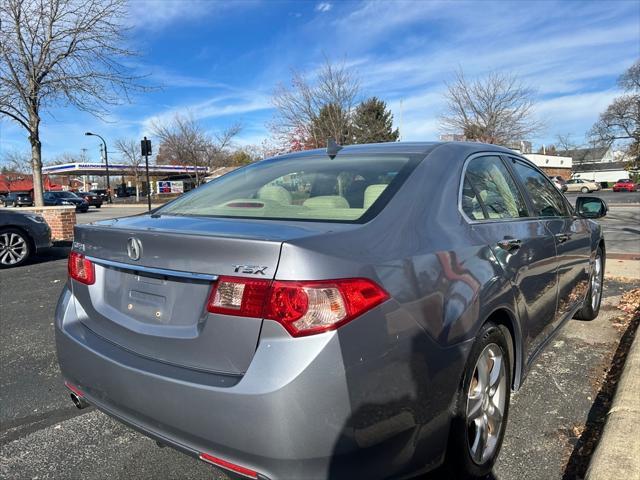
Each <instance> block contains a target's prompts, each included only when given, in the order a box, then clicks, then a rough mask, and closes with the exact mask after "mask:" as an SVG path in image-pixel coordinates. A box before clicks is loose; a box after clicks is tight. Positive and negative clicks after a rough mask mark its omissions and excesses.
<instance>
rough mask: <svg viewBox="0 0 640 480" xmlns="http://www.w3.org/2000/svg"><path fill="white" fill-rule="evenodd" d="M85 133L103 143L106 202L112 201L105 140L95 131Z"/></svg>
mask: <svg viewBox="0 0 640 480" xmlns="http://www.w3.org/2000/svg"><path fill="white" fill-rule="evenodd" d="M85 135H87V136H89V137H91V136H92V137H98V138H99V139H100V140H102V144H103V145H104V165H105V168H106V170H107V202H109V203H113V202H112V200H111V182H110V180H109V157H108V154H107V142H106V141H105V140H104V138H102V136H101V135H98V134H97V133H91V132H86V133H85Z"/></svg>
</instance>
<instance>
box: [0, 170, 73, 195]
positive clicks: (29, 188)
mask: <svg viewBox="0 0 640 480" xmlns="http://www.w3.org/2000/svg"><path fill="white" fill-rule="evenodd" d="M43 183H44V189H45V191H49V190H63V186H62V185H59V184H57V183H54V182H53V181H52V180H51V179H50V178H49V177H48V176H47V175H45V176H44V178H43ZM9 192H18V193H30V194H32V195H33V177H32V176H31V175H29V174H21V173H7V174H0V193H2V194H6V193H9Z"/></svg>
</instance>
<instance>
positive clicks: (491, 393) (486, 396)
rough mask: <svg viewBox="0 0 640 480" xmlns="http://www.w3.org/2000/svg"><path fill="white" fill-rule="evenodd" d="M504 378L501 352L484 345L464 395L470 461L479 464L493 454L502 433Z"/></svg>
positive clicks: (497, 347)
mask: <svg viewBox="0 0 640 480" xmlns="http://www.w3.org/2000/svg"><path fill="white" fill-rule="evenodd" d="M506 395H507V378H506V373H505V366H504V357H503V353H502V349H501V348H500V347H499V346H498V345H496V344H495V343H490V344H489V345H487V346H486V347H485V348H484V350H483V351H482V353H481V354H480V356H479V357H478V361H477V362H476V365H475V368H474V371H473V377H472V379H471V383H470V385H469V391H468V392H467V412H466V421H467V432H468V434H467V439H468V447H469V452H470V454H471V458H472V459H473V461H474V462H475V463H476V464H478V465H481V464H483V463H485V462H486V461H487V460H489V459H490V458H491V457H492V456H493V455H494V454H495V452H496V449H497V448H498V445H499V440H500V434H501V432H502V422H503V416H504V410H505V404H506Z"/></svg>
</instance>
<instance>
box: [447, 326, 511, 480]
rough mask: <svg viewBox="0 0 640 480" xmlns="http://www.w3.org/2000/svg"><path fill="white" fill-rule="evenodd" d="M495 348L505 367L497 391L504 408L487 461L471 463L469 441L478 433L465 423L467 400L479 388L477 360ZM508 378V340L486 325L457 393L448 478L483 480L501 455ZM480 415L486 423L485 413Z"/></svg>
mask: <svg viewBox="0 0 640 480" xmlns="http://www.w3.org/2000/svg"><path fill="white" fill-rule="evenodd" d="M495 347H497V348H498V349H499V351H500V352H501V359H502V365H503V366H504V380H503V381H502V380H501V382H500V385H502V386H501V387H500V388H501V394H503V399H504V407H503V413H502V420H501V423H500V426H499V428H498V434H497V436H496V437H495V440H494V443H493V447H492V450H491V451H488V452H487V453H488V457H487V458H486V459H483V460H482V461H480V462H478V461H477V460H474V458H473V456H472V451H471V450H472V448H473V446H472V443H473V442H472V441H471V437H472V436H475V434H477V432H476V431H475V429H476V427H475V423H474V422H472V421H468V420H467V418H468V415H467V407H468V402H469V399H470V398H472V397H471V396H470V393H471V390H476V389H479V388H480V382H479V381H478V378H479V377H478V376H476V372H477V371H476V364H478V363H479V359H480V357H481V355H483V354H484V352H485V351H486V349H489V348H491V349H494V348H495ZM494 362H495V361H494ZM494 366H495V363H494V364H493V366H492V367H491V368H490V370H491V371H490V372H489V373H490V374H491V373H492V371H493V368H494ZM511 378H512V375H511V360H510V357H509V345H508V344H507V339H506V338H505V335H504V334H503V333H502V331H501V330H500V328H499V327H497V326H496V325H494V324H493V323H486V324H485V325H483V327H482V328H481V329H480V332H479V333H478V335H477V337H476V340H475V342H474V344H473V347H472V348H471V352H470V353H469V357H468V359H467V364H466V367H465V371H464V374H463V378H462V381H461V383H460V386H459V390H458V395H457V400H456V411H455V415H454V419H453V421H452V424H451V431H450V433H449V443H448V447H447V455H446V460H445V469H446V470H447V471H448V473H450V474H451V478H460V479H464V478H469V479H476V478H477V479H479V478H485V477H486V476H487V475H488V474H489V473H491V470H492V468H493V466H494V464H495V462H496V460H497V458H498V455H499V454H500V448H501V446H502V440H503V439H504V432H505V429H506V425H507V418H508V416H509V397H510V393H511ZM472 382H475V385H472ZM496 390H497V389H496ZM481 403H482V404H483V406H482V407H481V408H482V411H483V412H486V410H484V409H485V407H484V402H481ZM469 405H470V404H469ZM488 405H489V406H491V405H494V403H489V404H488ZM483 415H484V418H485V419H486V416H487V415H486V413H484V414H483ZM483 415H480V416H483ZM490 431H491V428H489V432H490Z"/></svg>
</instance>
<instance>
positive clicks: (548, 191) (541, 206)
mask: <svg viewBox="0 0 640 480" xmlns="http://www.w3.org/2000/svg"><path fill="white" fill-rule="evenodd" d="M513 167H514V170H515V171H516V174H517V175H518V177H520V181H521V182H522V183H523V185H524V187H525V189H526V191H527V193H528V194H529V198H530V199H531V203H532V204H533V208H534V210H535V211H534V214H535V215H536V216H539V217H566V216H569V210H568V208H567V205H566V203H565V201H564V198H563V196H562V194H561V193H560V192H559V191H558V189H557V188H556V187H554V186H553V184H552V183H551V181H549V179H548V178H547V177H546V176H544V175H543V174H542V173H541V172H539V171H538V170H536V169H535V168H533V167H532V166H530V165H527V164H526V163H524V162H522V161H520V160H516V159H513Z"/></svg>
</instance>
